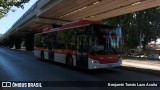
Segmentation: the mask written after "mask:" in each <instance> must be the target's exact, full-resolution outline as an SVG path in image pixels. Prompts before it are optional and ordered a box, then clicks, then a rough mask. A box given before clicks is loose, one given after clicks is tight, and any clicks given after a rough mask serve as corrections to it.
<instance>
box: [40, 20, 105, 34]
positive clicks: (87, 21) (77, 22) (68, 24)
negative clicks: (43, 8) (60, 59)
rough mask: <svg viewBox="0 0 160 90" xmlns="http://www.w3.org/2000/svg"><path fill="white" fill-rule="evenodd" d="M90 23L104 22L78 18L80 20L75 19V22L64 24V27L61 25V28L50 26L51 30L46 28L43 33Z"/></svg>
mask: <svg viewBox="0 0 160 90" xmlns="http://www.w3.org/2000/svg"><path fill="white" fill-rule="evenodd" d="M90 24H102V23H101V22H98V21H90V20H78V21H74V22H69V23H65V24H63V25H62V27H59V28H50V29H49V30H46V29H44V30H43V32H42V33H47V32H52V31H58V30H64V29H71V28H76V27H82V26H87V25H90ZM47 29H48V28H47Z"/></svg>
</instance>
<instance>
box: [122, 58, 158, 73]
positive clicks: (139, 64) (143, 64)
mask: <svg viewBox="0 0 160 90" xmlns="http://www.w3.org/2000/svg"><path fill="white" fill-rule="evenodd" d="M122 66H123V67H125V68H129V69H134V70H135V69H136V70H140V71H145V72H149V73H154V74H159V75H160V60H149V59H138V58H134V59H124V60H123V61H122Z"/></svg>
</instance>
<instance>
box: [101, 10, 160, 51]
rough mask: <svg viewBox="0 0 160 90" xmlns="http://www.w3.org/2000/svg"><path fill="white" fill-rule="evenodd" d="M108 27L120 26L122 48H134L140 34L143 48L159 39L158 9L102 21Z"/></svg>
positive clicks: (159, 20) (159, 12) (159, 17)
mask: <svg viewBox="0 0 160 90" xmlns="http://www.w3.org/2000/svg"><path fill="white" fill-rule="evenodd" d="M103 21H104V22H105V23H106V24H109V25H115V26H116V25H118V24H119V25H120V26H121V27H122V31H123V47H125V48H126V49H130V48H136V47H137V46H138V45H139V44H140V33H141V41H142V45H143V47H145V45H146V44H147V43H148V42H150V41H153V40H156V39H157V38H159V37H160V7H158V8H157V7H156V8H151V9H147V10H143V11H139V12H134V13H130V14H126V15H121V16H117V17H114V18H109V19H105V20H103Z"/></svg>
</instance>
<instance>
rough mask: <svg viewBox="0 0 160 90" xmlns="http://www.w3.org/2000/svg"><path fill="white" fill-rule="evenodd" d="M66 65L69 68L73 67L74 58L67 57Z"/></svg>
mask: <svg viewBox="0 0 160 90" xmlns="http://www.w3.org/2000/svg"><path fill="white" fill-rule="evenodd" d="M66 64H67V65H68V66H73V58H72V56H67V57H66Z"/></svg>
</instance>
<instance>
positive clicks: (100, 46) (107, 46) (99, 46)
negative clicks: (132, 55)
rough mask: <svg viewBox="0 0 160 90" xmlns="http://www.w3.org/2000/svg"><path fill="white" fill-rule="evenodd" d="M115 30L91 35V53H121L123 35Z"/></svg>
mask: <svg viewBox="0 0 160 90" xmlns="http://www.w3.org/2000/svg"><path fill="white" fill-rule="evenodd" d="M113 31H114V30H112V31H111V30H108V31H107V32H98V33H94V34H93V35H91V37H90V53H92V54H120V53H121V36H119V35H116V33H113Z"/></svg>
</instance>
